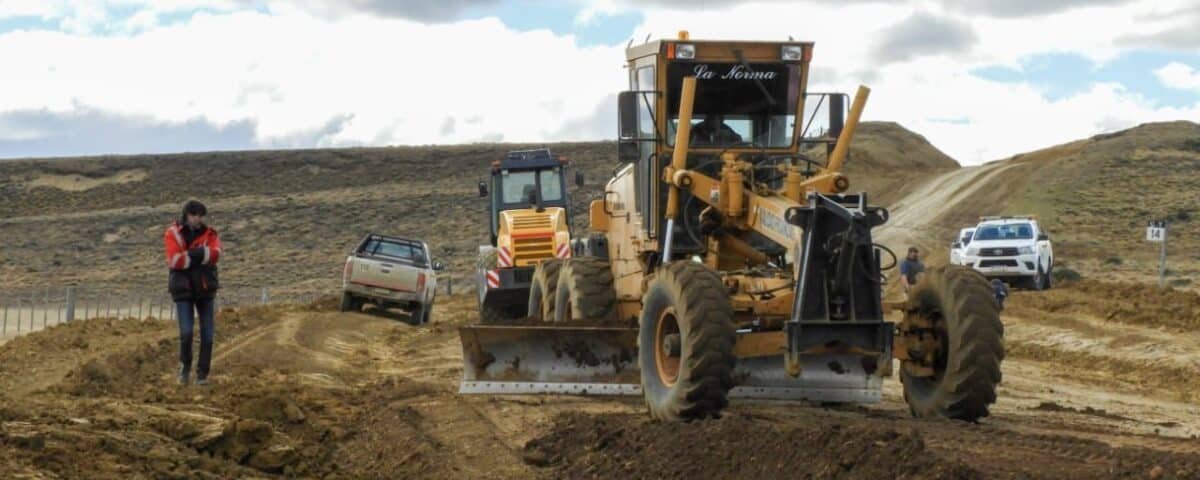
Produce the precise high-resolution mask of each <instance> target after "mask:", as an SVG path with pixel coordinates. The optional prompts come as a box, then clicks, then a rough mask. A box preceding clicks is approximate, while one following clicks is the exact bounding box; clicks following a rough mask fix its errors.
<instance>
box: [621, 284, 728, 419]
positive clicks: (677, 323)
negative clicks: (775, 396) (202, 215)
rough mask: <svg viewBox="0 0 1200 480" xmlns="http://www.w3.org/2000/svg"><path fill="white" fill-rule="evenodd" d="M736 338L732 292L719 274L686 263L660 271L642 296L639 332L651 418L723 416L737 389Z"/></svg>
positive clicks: (639, 347) (644, 391) (643, 375)
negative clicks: (672, 339) (735, 379)
mask: <svg viewBox="0 0 1200 480" xmlns="http://www.w3.org/2000/svg"><path fill="white" fill-rule="evenodd" d="M736 335H737V334H736V332H735V329H734V325H733V307H732V305H731V303H730V299H729V293H728V291H727V290H726V289H725V285H724V284H723V283H722V282H721V278H720V277H719V276H718V275H717V274H716V273H715V272H713V271H712V270H711V269H709V268H708V267H705V266H704V265H701V264H698V263H693V262H688V261H679V262H674V263H671V264H669V265H667V266H665V267H663V268H660V269H659V270H658V272H657V273H656V274H655V278H654V279H653V280H652V281H651V282H650V285H649V286H648V288H647V290H646V294H645V296H643V297H642V313H641V317H640V319H639V331H638V363H639V364H640V366H641V376H642V394H643V395H644V397H645V400H646V406H647V408H648V409H649V410H650V415H651V416H652V417H654V418H656V419H659V420H668V421H677V420H689V419H695V418H707V417H717V416H719V415H720V412H721V410H722V409H724V408H725V407H726V406H728V405H729V390H730V389H731V388H733V371H734V368H735V367H736V364H737V360H736V357H734V355H733V345H734V342H735V341H736ZM672 336H674V341H666V340H664V339H665V338H668V337H672ZM667 345H673V347H669V346H667Z"/></svg>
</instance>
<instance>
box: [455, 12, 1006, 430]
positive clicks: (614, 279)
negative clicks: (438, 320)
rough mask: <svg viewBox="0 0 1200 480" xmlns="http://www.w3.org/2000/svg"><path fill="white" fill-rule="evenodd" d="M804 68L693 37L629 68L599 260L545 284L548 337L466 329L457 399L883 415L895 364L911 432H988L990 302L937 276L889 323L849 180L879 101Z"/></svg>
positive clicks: (999, 346) (948, 275)
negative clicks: (867, 119) (571, 398)
mask: <svg viewBox="0 0 1200 480" xmlns="http://www.w3.org/2000/svg"><path fill="white" fill-rule="evenodd" d="M812 53H813V44H812V43H809V42H790V41H789V42H742V41H699V40H691V39H690V38H689V37H688V35H687V34H686V32H681V33H680V36H679V38H678V39H675V40H660V41H653V42H649V43H645V44H642V45H637V46H631V47H630V48H628V49H627V50H626V56H627V58H626V60H627V66H628V71H629V85H630V90H629V91H626V92H623V93H621V94H620V95H619V97H618V103H619V105H618V115H619V122H618V123H619V125H618V130H619V134H620V138H619V142H618V155H619V158H620V160H621V161H622V163H623V165H622V166H621V167H619V169H618V170H617V171H616V173H615V176H614V177H613V178H612V179H611V180H610V181H609V182H608V183H607V185H606V188H605V191H604V194H603V198H601V199H598V200H595V201H594V202H592V204H591V206H590V209H589V220H590V227H591V233H590V236H589V237H588V239H587V240H586V242H587V244H588V245H591V246H594V247H595V248H590V249H588V251H587V252H586V254H585V255H577V256H575V257H573V258H571V259H569V260H566V261H564V262H562V264H561V265H560V266H557V268H556V269H554V271H548V269H544V268H538V269H536V271H535V272H534V275H533V278H534V280H533V282H534V285H533V286H532V287H531V289H530V295H531V296H539V298H537V299H531V301H530V303H531V304H533V303H535V302H538V303H539V304H540V305H553V306H552V307H547V308H545V309H544V310H543V311H542V312H541V315H540V316H539V317H538V318H531V319H527V321H525V322H523V323H522V324H519V325H471V326H465V327H462V329H461V332H460V333H461V335H462V342H463V357H464V361H465V363H466V365H465V367H464V378H463V381H462V384H461V386H460V392H461V393H464V394H471V393H487V394H520V393H574V394H589V395H594V394H629V395H642V396H643V397H644V398H645V401H646V404H647V406H648V409H649V411H650V414H651V415H652V416H654V417H656V418H660V419H666V420H676V419H689V418H703V417H710V416H716V415H718V414H719V413H720V411H721V410H722V409H723V408H725V407H726V406H727V405H728V401H729V398H731V397H732V398H759V399H803V400H810V401H819V402H875V401H879V399H880V396H881V390H882V382H883V378H884V377H887V376H891V375H893V373H894V372H893V359H898V360H899V361H900V368H899V372H898V373H899V376H900V378H901V380H902V381H903V382H904V393H905V399H906V400H907V402H908V404H909V406H910V408H911V410H912V412H913V414H914V415H917V416H942V417H948V418H955V419H964V420H975V419H978V418H979V417H982V416H985V415H987V413H988V407H989V405H990V404H992V403H993V402H994V401H995V398H996V393H995V392H996V385H997V384H998V383H999V382H1000V362H1001V360H1002V358H1003V356H1004V350H1003V326H1002V324H1001V323H1000V320H999V313H998V310H997V307H996V304H995V302H994V300H993V299H992V296H991V294H990V290H989V287H988V284H987V282H986V280H985V279H984V278H983V277H982V276H980V275H979V274H977V273H975V272H973V271H971V270H967V269H962V268H958V267H948V268H946V269H940V270H934V271H931V272H928V273H927V274H926V275H924V276H923V278H922V279H921V280H920V282H919V283H918V285H917V286H915V287H914V289H913V290H912V291H911V292H910V293H909V296H908V300H907V301H906V302H904V303H903V304H898V305H892V307H894V308H896V309H898V310H901V311H902V318H901V320H900V321H899V322H898V323H896V322H890V321H887V320H886V319H885V318H884V316H885V304H884V302H883V301H882V298H881V291H882V290H881V284H882V283H883V281H884V277H883V275H882V274H881V272H882V271H883V270H886V269H888V268H891V267H892V266H894V265H895V262H896V256H895V254H893V253H891V251H890V250H888V249H887V248H886V247H883V246H881V245H877V244H875V243H873V241H872V238H871V230H872V229H873V228H874V227H877V226H880V225H883V224H884V223H886V222H887V220H888V212H887V210H886V209H884V208H880V207H876V206H872V205H871V204H870V203H869V202H868V200H867V194H866V193H848V190H849V187H850V183H849V179H848V178H847V177H846V176H845V175H844V174H842V173H841V172H840V169H841V167H842V164H843V163H844V161H845V160H846V158H847V155H848V152H849V146H850V140H851V138H852V136H853V135H854V131H855V129H856V127H857V125H858V121H859V117H860V115H861V113H862V111H863V108H864V106H865V104H866V100H867V95H868V93H869V90H868V89H867V88H866V87H859V89H858V92H857V94H856V95H855V97H854V99H853V102H852V103H851V104H850V105H849V109H848V111H847V100H848V96H846V95H843V94H828V93H815V92H809V91H808V88H807V84H808V75H809V65H810V60H811V58H812ZM820 112H826V114H827V115H819V113H820ZM822 147H824V150H825V155H824V156H825V157H826V158H827V159H828V160H827V161H826V162H820V161H818V160H816V159H814V156H815V155H813V154H814V152H817V151H819V150H820V149H821V148H822ZM885 263H886V264H887V265H886V266H885V265H884V264H885Z"/></svg>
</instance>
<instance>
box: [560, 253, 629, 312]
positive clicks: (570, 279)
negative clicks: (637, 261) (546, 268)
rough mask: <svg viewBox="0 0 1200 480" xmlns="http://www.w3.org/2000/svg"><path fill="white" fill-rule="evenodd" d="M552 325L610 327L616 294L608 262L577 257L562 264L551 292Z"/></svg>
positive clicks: (615, 307)
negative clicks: (585, 323) (567, 324)
mask: <svg viewBox="0 0 1200 480" xmlns="http://www.w3.org/2000/svg"><path fill="white" fill-rule="evenodd" d="M552 318H554V321H555V322H556V323H564V322H572V321H574V322H582V321H586V322H588V323H590V324H611V323H614V322H615V321H616V319H617V292H616V290H614V289H613V277H612V269H611V268H610V267H609V265H608V260H604V259H600V258H595V257H577V258H571V259H568V260H567V261H565V262H563V264H562V268H561V269H560V270H559V272H558V287H557V291H555V292H554V317H552Z"/></svg>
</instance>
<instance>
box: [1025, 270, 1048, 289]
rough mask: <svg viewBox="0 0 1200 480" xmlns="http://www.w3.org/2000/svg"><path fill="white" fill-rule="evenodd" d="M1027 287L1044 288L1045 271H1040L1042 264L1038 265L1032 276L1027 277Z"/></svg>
mask: <svg viewBox="0 0 1200 480" xmlns="http://www.w3.org/2000/svg"><path fill="white" fill-rule="evenodd" d="M1029 288H1032V289H1034V290H1045V289H1046V273H1045V272H1043V271H1042V266H1041V265H1038V267H1037V273H1035V274H1033V278H1031V279H1029Z"/></svg>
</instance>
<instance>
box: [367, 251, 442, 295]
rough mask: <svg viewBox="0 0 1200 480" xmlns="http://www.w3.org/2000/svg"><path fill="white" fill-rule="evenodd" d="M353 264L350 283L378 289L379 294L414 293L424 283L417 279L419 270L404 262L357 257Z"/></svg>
mask: <svg viewBox="0 0 1200 480" xmlns="http://www.w3.org/2000/svg"><path fill="white" fill-rule="evenodd" d="M353 263H354V265H353V267H352V269H351V271H350V283H355V284H358V285H362V286H365V287H371V288H372V289H378V290H379V293H383V294H389V293H393V292H412V293H416V292H417V290H418V289H419V287H421V286H422V285H421V284H422V283H424V282H423V281H421V280H423V279H420V280H419V279H418V276H419V275H421V272H420V270H419V269H417V268H416V267H413V266H411V265H407V264H405V263H404V262H400V261H388V260H382V259H377V258H370V257H357V258H355V259H354V260H353Z"/></svg>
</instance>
